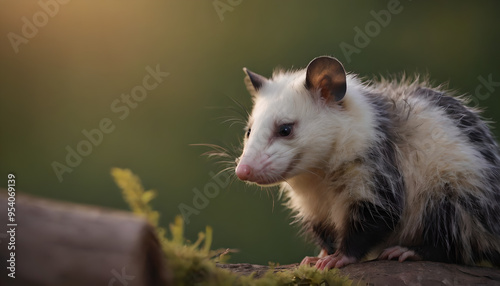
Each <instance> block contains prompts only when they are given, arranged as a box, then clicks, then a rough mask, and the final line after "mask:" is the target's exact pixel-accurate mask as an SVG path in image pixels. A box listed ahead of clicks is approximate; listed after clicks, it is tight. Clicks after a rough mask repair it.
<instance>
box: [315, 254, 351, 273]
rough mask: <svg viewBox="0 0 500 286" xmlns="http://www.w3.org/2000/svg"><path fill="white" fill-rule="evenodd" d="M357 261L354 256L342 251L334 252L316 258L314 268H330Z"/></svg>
mask: <svg viewBox="0 0 500 286" xmlns="http://www.w3.org/2000/svg"><path fill="white" fill-rule="evenodd" d="M356 261H358V260H357V259H356V258H355V257H351V256H347V255H344V254H342V253H339V252H336V253H334V254H331V255H328V256H325V257H323V258H320V259H318V261H317V262H316V268H318V269H321V270H323V269H330V268H341V267H344V266H346V265H348V264H352V263H354V262H356Z"/></svg>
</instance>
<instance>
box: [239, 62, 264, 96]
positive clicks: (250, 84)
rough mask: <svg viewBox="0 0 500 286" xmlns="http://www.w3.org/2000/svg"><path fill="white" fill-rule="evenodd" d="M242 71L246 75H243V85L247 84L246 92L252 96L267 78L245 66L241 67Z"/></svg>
mask: <svg viewBox="0 0 500 286" xmlns="http://www.w3.org/2000/svg"><path fill="white" fill-rule="evenodd" d="M243 71H244V72H245V74H246V75H247V76H246V77H245V85H246V86H247V89H248V92H250V94H251V95H252V96H255V95H256V94H257V91H259V89H260V88H261V87H262V86H263V85H264V84H265V83H266V82H267V81H268V79H267V78H265V77H263V76H261V75H260V74H256V73H254V72H252V71H250V70H249V69H247V68H243Z"/></svg>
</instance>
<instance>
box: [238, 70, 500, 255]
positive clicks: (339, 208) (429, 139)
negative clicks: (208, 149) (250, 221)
mask: <svg viewBox="0 0 500 286" xmlns="http://www.w3.org/2000/svg"><path fill="white" fill-rule="evenodd" d="M304 81H305V70H301V71H296V72H281V73H278V74H275V75H274V76H273V78H272V79H271V80H270V81H269V82H268V83H266V84H265V85H263V87H262V88H261V89H260V90H259V91H258V92H257V93H256V94H255V96H254V108H253V111H252V114H251V116H250V118H249V121H248V122H249V123H248V125H249V127H251V130H252V133H251V136H250V137H249V139H247V140H245V145H244V151H243V154H242V156H241V157H240V160H239V164H246V165H249V166H251V167H252V168H253V171H254V172H255V175H256V177H257V178H258V179H257V180H256V181H255V182H256V183H259V184H263V185H269V184H277V183H281V184H282V189H283V190H284V191H285V194H286V197H287V198H288V206H289V207H290V208H291V209H292V210H293V211H294V213H295V215H296V219H297V220H299V221H301V220H304V221H308V222H325V221H326V222H329V223H330V224H332V225H335V228H336V229H337V231H338V233H340V234H342V233H343V232H342V230H343V229H344V228H345V225H344V224H345V222H346V221H347V216H349V215H350V214H349V210H348V207H349V204H350V203H351V202H353V201H356V200H360V199H362V200H367V201H371V202H373V203H375V204H377V203H379V202H378V201H377V196H376V195H375V194H374V193H373V191H372V189H373V188H372V186H371V185H370V170H369V169H367V167H366V166H365V165H363V164H362V163H361V162H359V161H356V158H358V157H359V156H361V155H362V154H363V152H364V151H366V150H367V149H368V148H369V147H370V146H371V145H372V144H374V142H375V141H376V140H377V138H378V135H379V134H377V131H376V129H375V126H374V118H375V112H376V111H375V110H373V107H372V106H371V105H370V104H369V103H368V102H367V99H366V97H365V93H366V92H367V91H369V92H377V93H380V94H381V96H386V97H388V98H391V99H392V100H393V102H394V103H393V107H394V112H395V114H396V115H397V118H396V121H397V122H396V125H395V126H396V128H397V130H396V131H395V132H396V133H397V134H398V135H399V136H401V140H400V143H398V145H397V146H396V153H397V160H398V162H399V165H400V168H401V170H400V171H401V172H402V174H403V177H404V181H405V186H406V190H405V192H406V202H405V207H404V210H403V215H402V218H401V220H400V223H399V228H398V230H397V232H395V233H394V235H393V236H392V238H391V239H390V242H388V243H391V244H402V245H405V244H406V245H408V244H410V245H411V244H414V243H415V242H416V240H418V237H419V236H420V235H421V233H418V231H419V230H421V229H422V224H423V221H422V217H423V216H422V214H423V213H425V212H426V208H428V207H429V206H430V204H433V202H435V201H438V200H437V199H439V198H440V197H443V196H445V195H446V194H443V193H441V190H442V187H443V186H444V184H449V185H450V186H452V187H453V188H452V190H453V191H455V192H459V193H460V194H464V193H467V192H470V193H472V194H474V195H475V196H476V197H479V198H485V196H482V194H481V193H480V192H482V191H481V190H484V189H485V188H484V185H483V180H484V178H483V175H482V173H483V171H484V170H486V169H487V168H488V166H487V165H486V164H485V162H484V159H483V158H482V157H481V154H480V153H479V152H478V151H477V150H475V148H473V146H472V145H471V144H470V143H469V142H468V139H467V137H466V135H464V134H463V132H461V130H459V128H458V127H457V126H456V124H455V123H454V122H453V121H452V120H451V119H449V118H448V117H447V116H446V115H445V114H444V111H443V110H442V109H439V108H437V107H433V106H431V105H430V104H429V102H427V101H425V100H423V99H422V98H418V97H411V96H410V95H411V94H412V92H415V89H416V87H417V85H416V84H413V85H412V84H410V83H401V85H400V86H399V87H400V88H399V89H395V88H394V87H393V86H392V87H391V86H390V85H389V84H387V85H384V84H382V85H378V86H367V85H364V84H362V83H360V81H359V80H358V79H357V78H356V77H355V76H352V75H348V76H347V93H346V95H345V97H344V99H343V104H342V105H328V104H326V103H325V102H323V101H321V99H320V98H319V95H315V96H311V95H310V94H309V92H308V91H307V90H306V88H305V86H304ZM293 122H296V125H295V126H294V130H293V132H294V137H293V138H279V137H276V136H275V126H276V124H284V123H293ZM297 154H301V155H300V158H299V162H298V163H297V165H296V166H295V167H294V168H292V170H291V171H290V172H289V173H286V171H287V169H288V168H289V166H290V165H293V164H295V163H294V162H293V160H294V158H295V159H297V158H296V157H295V156H298V155H297ZM463 213H464V214H463V219H462V222H461V223H463V224H464V227H463V229H462V232H461V233H457V234H456V235H457V236H460V238H461V240H462V241H466V243H465V244H464V245H463V248H464V250H465V252H466V253H472V251H473V250H472V249H469V248H470V247H471V246H470V240H471V238H472V237H474V239H476V240H478V245H481V246H493V248H495V249H500V241H499V239H498V238H496V237H492V236H491V235H488V234H487V233H486V231H485V230H484V229H482V228H481V227H479V226H478V223H477V221H476V219H475V218H473V217H470V216H468V215H467V214H466V213H465V212H463ZM340 239H341V238H340ZM488 240H489V241H488ZM467 262H470V261H467Z"/></svg>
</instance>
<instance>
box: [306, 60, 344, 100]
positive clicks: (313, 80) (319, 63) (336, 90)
mask: <svg viewBox="0 0 500 286" xmlns="http://www.w3.org/2000/svg"><path fill="white" fill-rule="evenodd" d="M305 85H306V88H307V89H308V90H310V91H316V90H320V94H321V97H322V98H323V99H324V100H325V101H326V102H328V101H330V100H332V99H333V100H335V101H340V100H342V98H344V95H345V93H346V90H347V85H346V74H345V70H344V67H343V66H342V64H341V63H340V62H339V61H338V60H337V59H336V58H332V57H327V56H323V57H317V58H315V59H314V60H312V61H311V62H310V63H309V65H307V72H306V83H305Z"/></svg>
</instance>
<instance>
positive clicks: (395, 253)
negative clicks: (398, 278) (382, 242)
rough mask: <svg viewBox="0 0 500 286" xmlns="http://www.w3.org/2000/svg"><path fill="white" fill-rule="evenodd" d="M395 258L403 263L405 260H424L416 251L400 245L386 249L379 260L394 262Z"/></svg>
mask: <svg viewBox="0 0 500 286" xmlns="http://www.w3.org/2000/svg"><path fill="white" fill-rule="evenodd" d="M394 258H397V259H398V261H399V262H403V261H405V260H413V261H416V260H422V257H420V255H418V254H417V253H416V252H415V251H413V250H411V249H409V248H406V247H402V246H399V245H398V246H393V247H389V248H386V249H385V250H384V251H383V252H382V253H381V254H380V255H379V257H378V259H379V260H385V259H387V260H392V259H394Z"/></svg>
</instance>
